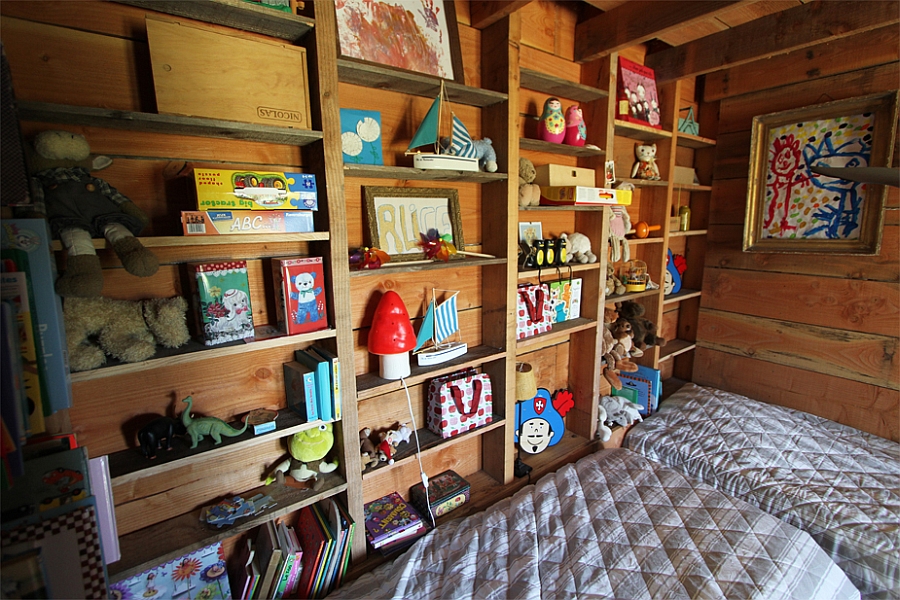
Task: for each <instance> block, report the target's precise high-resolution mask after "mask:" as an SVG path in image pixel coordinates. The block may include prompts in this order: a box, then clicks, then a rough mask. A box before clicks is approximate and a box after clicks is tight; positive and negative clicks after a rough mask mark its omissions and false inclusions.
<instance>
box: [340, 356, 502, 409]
mask: <svg viewBox="0 0 900 600" xmlns="http://www.w3.org/2000/svg"><path fill="white" fill-rule="evenodd" d="M505 356H506V352H504V351H503V350H498V349H497V348H491V347H490V346H475V347H472V348H469V351H468V352H467V353H466V354H464V355H462V356H460V357H459V358H457V359H455V360H451V361H448V362H445V363H443V364H441V365H437V366H434V367H420V366H418V365H416V364H415V360H416V359H415V358H413V357H412V356H410V361H411V362H412V363H413V364H412V365H411V366H410V371H411V373H410V375H409V377H407V378H406V385H407V386H410V385H415V384H417V383H421V382H423V381H426V380H428V379H431V378H433V377H438V376H439V375H444V374H446V373H452V372H453V371H457V370H459V369H464V368H467V367H475V366H478V365H480V364H482V363H486V362H490V361H493V360H500V359H502V358H504V357H505ZM402 389H403V384H402V383H401V382H400V381H399V380H397V381H392V380H390V379H382V378H381V377H379V376H378V374H377V373H364V374H363V375H359V376H357V378H356V397H357V399H358V400H365V399H366V398H374V397H376V396H381V395H382V394H386V393H388V392H393V391H396V390H402Z"/></svg>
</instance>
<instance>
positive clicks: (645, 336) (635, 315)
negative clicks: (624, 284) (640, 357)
mask: <svg viewBox="0 0 900 600" xmlns="http://www.w3.org/2000/svg"><path fill="white" fill-rule="evenodd" d="M616 308H617V310H618V312H619V316H620V317H622V318H624V319H627V320H628V322H629V323H631V331H632V332H633V334H634V345H635V347H636V348H639V349H641V350H646V349H647V348H649V347H650V346H660V347H662V346H665V345H666V340H665V339H664V338H661V337H659V336H658V335H657V334H656V332H657V329H656V323H654V322H653V321H651V320H650V319H648V318H646V317H644V313H645V311H646V309H645V308H644V306H643V305H642V304H639V303H637V302H635V301H634V300H626V301H625V302H620V303H618V304H617V305H616Z"/></svg>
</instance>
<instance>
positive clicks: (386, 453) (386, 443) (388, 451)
mask: <svg viewBox="0 0 900 600" xmlns="http://www.w3.org/2000/svg"><path fill="white" fill-rule="evenodd" d="M394 450H395V447H394V445H393V444H391V438H390V437H388V436H387V435H386V434H385V432H382V433H381V441H380V442H378V458H379V460H381V462H386V463H387V464H389V465H392V464H394Z"/></svg>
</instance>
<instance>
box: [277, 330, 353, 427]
mask: <svg viewBox="0 0 900 600" xmlns="http://www.w3.org/2000/svg"><path fill="white" fill-rule="evenodd" d="M284 379H285V386H286V390H285V391H286V393H287V396H288V406H290V407H291V408H292V409H293V410H294V411H295V412H298V413H299V414H300V415H301V416H302V417H304V418H305V419H306V420H307V421H315V420H317V419H321V420H323V421H339V420H340V419H341V417H342V411H341V366H340V360H339V359H338V357H337V356H336V355H335V354H333V353H332V352H330V351H329V350H328V349H326V348H322V347H320V346H311V347H310V348H308V349H307V350H297V351H296V352H294V362H292V363H285V365H284ZM298 396H299V397H298Z"/></svg>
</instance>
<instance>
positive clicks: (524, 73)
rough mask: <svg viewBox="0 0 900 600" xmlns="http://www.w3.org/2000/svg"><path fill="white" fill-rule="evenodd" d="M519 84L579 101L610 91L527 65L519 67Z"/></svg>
mask: <svg viewBox="0 0 900 600" xmlns="http://www.w3.org/2000/svg"><path fill="white" fill-rule="evenodd" d="M519 86H520V87H523V88H526V89H529V90H534V91H536V92H544V93H545V94H550V95H551V96H560V97H562V98H566V99H567V100H577V101H578V102H592V101H594V100H599V99H601V98H606V97H608V96H609V92H607V91H606V90H601V89H599V88H595V87H591V86H589V85H584V84H581V83H575V82H574V81H569V80H568V79H563V78H561V77H556V76H555V75H548V74H546V73H541V72H540V71H534V70H532V69H527V68H525V67H520V68H519Z"/></svg>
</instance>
